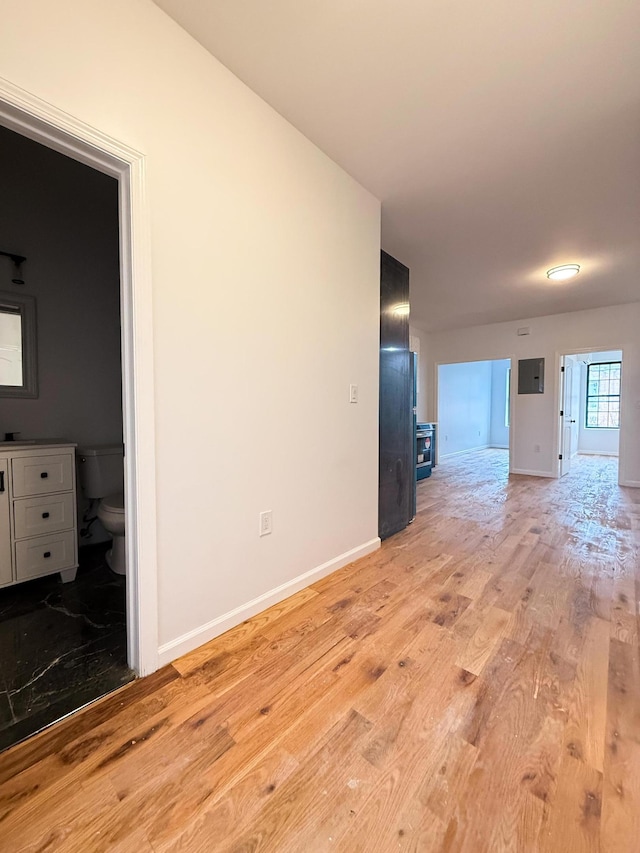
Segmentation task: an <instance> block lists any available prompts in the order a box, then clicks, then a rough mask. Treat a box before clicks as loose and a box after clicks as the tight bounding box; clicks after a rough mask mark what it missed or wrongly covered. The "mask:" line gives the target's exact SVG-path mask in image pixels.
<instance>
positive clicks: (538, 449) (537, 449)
mask: <svg viewBox="0 0 640 853" xmlns="http://www.w3.org/2000/svg"><path fill="white" fill-rule="evenodd" d="M533 452H534V453H540V445H539V444H534V445H533Z"/></svg>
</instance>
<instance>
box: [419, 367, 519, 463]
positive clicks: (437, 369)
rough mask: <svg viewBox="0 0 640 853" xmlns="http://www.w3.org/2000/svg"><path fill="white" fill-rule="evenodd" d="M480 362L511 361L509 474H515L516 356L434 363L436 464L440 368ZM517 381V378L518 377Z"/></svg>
mask: <svg viewBox="0 0 640 853" xmlns="http://www.w3.org/2000/svg"><path fill="white" fill-rule="evenodd" d="M478 361H509V363H510V370H511V380H510V384H509V392H510V393H509V473H510V474H512V473H513V445H514V434H515V433H514V428H515V424H514V417H513V415H514V402H513V401H514V396H515V395H514V390H513V389H514V388H515V387H516V386H515V385H514V381H515V380H514V373H513V366H514V364H516V365H517V356H515V355H496V356H490V357H488V358H456V359H453V360H449V361H436V362H434V368H435V376H434V380H433V395H434V396H433V410H434V412H435V417H434V419H433V420H434V422H435V423H436V424H438V436H437V440H436V456H437V458H436V462H439V459H440V447H441V446H442V441H441V439H440V435H439V431H440V423H439V411H438V410H439V407H440V385H439V382H440V366H441V365H445V364H474V363H475V362H478ZM516 379H517V377H516Z"/></svg>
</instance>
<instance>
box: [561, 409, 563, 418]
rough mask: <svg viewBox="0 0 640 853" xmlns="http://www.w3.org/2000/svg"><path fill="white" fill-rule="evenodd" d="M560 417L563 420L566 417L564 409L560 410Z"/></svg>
mask: <svg viewBox="0 0 640 853" xmlns="http://www.w3.org/2000/svg"><path fill="white" fill-rule="evenodd" d="M560 417H561V418H563V417H564V409H560Z"/></svg>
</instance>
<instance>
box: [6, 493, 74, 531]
mask: <svg viewBox="0 0 640 853" xmlns="http://www.w3.org/2000/svg"><path fill="white" fill-rule="evenodd" d="M13 523H14V531H15V538H16V539H24V538H25V537H27V536H42V535H44V534H45V533H55V531H56V530H71V529H72V528H73V527H75V502H74V500H73V492H66V493H65V494H62V495H46V496H45V497H42V498H21V499H20V500H17V501H14V502H13Z"/></svg>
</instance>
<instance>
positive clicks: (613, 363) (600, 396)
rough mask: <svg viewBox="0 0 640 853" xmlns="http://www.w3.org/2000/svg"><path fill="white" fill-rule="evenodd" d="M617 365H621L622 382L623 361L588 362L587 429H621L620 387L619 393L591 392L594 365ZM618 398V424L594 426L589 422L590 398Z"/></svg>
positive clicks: (585, 424)
mask: <svg viewBox="0 0 640 853" xmlns="http://www.w3.org/2000/svg"><path fill="white" fill-rule="evenodd" d="M615 365H619V366H620V380H619V382H620V383H622V361H620V360H618V361H594V362H592V363H590V364H587V384H586V389H585V399H584V428H585V429H618V430H619V429H620V389H619V390H618V393H617V394H589V382H590V379H589V374H590V371H591V368H592V367H613V366H615ZM590 399H591V400H602V399H606V400H610V399H613V400H616V399H617V401H618V426H592V425H591V424H589V400H590Z"/></svg>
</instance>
